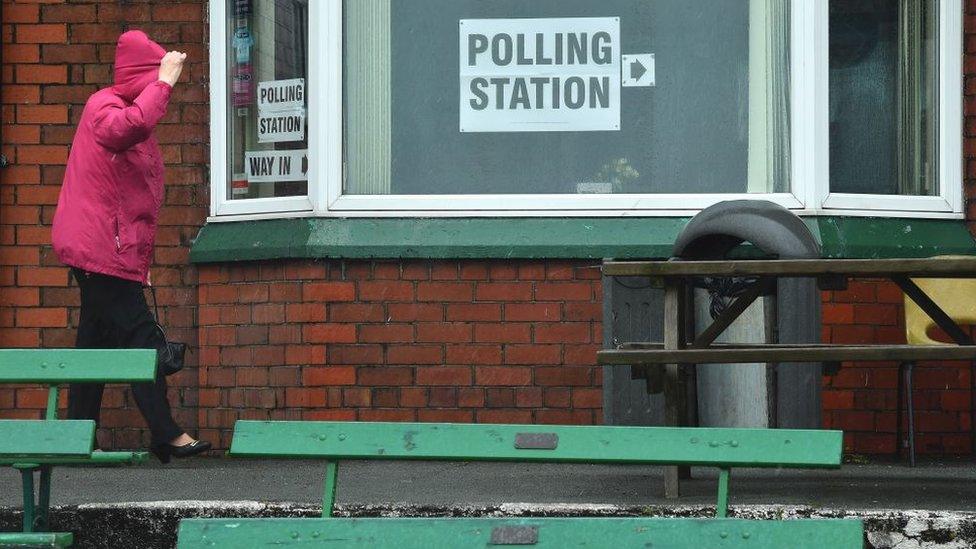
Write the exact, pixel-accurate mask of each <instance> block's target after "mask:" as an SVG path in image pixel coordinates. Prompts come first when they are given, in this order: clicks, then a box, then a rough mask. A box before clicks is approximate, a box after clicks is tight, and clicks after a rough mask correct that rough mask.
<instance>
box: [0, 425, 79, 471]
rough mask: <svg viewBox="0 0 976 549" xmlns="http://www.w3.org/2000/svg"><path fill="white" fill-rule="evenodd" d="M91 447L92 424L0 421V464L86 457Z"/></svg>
mask: <svg viewBox="0 0 976 549" xmlns="http://www.w3.org/2000/svg"><path fill="white" fill-rule="evenodd" d="M94 443H95V422H94V421H91V420H88V419H84V420H80V419H79V420H74V419H72V420H59V421H50V420H49V421H45V420H36V421H35V420H30V419H5V420H0V460H4V461H6V460H16V461H18V462H32V461H31V458H64V457H87V456H89V455H91V452H92V448H93V447H94Z"/></svg>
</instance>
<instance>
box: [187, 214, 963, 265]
mask: <svg viewBox="0 0 976 549" xmlns="http://www.w3.org/2000/svg"><path fill="white" fill-rule="evenodd" d="M687 222H688V218H677V217H625V218H474V219H470V218H469V219H454V218H436V219H410V218H407V219H404V218H380V219H377V218H368V219H364V218H354V219H347V218H300V219H276V220H267V221H246V222H236V223H210V224H208V225H206V226H204V227H203V228H202V229H201V230H200V234H199V235H198V236H197V238H196V241H195V242H194V244H193V247H192V249H191V251H190V260H191V261H192V262H193V263H221V262H232V261H257V260H270V259H285V258H306V259H309V258H312V259H370V258H376V259H400V258H410V259H418V258H424V259H475V258H477V259H509V258H510V259H541V258H554V259H600V258H608V257H613V258H619V259H636V258H664V257H669V256H670V255H671V247H672V244H673V243H674V240H675V238H676V237H677V235H678V234H679V233H680V232H681V230H682V229H683V228H684V226H685V224H686V223H687ZM805 222H806V223H807V225H808V226H809V227H810V229H811V230H812V231H813V233H814V235H815V236H817V238H818V239H819V240H820V241H821V242H822V244H823V252H824V257H830V258H883V257H929V256H933V255H941V254H976V244H974V240H973V238H972V237H971V236H970V234H969V231H968V230H967V228H966V224H965V223H964V222H962V221H958V220H934V219H895V218H864V217H811V218H806V219H805Z"/></svg>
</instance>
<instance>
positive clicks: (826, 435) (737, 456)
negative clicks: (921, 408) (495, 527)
mask: <svg viewBox="0 0 976 549" xmlns="http://www.w3.org/2000/svg"><path fill="white" fill-rule="evenodd" d="M517 439H519V440H520V442H521V444H519V445H520V446H522V448H516V445H517ZM842 439H843V435H842V433H841V431H821V430H816V431H815V430H786V429H710V428H698V429H694V428H667V427H602V426H601V427H594V426H585V427H580V426H550V425H484V424H482V425H477V424H437V423H350V422H326V421H238V422H237V424H236V425H235V428H234V439H233V442H232V444H231V450H230V454H231V455H234V456H251V457H257V456H261V457H294V458H299V457H321V458H332V459H416V460H460V461H544V462H585V463H645V464H673V465H684V464H687V465H702V466H733V467H779V466H783V467H834V468H836V467H840V462H841V450H842ZM553 442H555V448H554V449H543V448H545V447H547V446H551V445H552V443H553Z"/></svg>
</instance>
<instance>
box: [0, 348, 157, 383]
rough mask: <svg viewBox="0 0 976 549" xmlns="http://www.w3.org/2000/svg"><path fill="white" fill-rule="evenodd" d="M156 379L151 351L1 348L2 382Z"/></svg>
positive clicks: (115, 381)
mask: <svg viewBox="0 0 976 549" xmlns="http://www.w3.org/2000/svg"><path fill="white" fill-rule="evenodd" d="M154 379H156V351H155V350H152V349H0V382H2V383H123V382H124V383H131V382H146V381H153V380H154Z"/></svg>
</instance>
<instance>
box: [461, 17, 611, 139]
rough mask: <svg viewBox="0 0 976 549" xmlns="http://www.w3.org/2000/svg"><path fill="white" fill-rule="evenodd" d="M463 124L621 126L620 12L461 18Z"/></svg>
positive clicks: (485, 127) (516, 128) (485, 128)
mask: <svg viewBox="0 0 976 549" xmlns="http://www.w3.org/2000/svg"><path fill="white" fill-rule="evenodd" d="M459 27H460V48H461V56H460V58H461V117H460V119H461V131H462V132H530V131H599V130H604V131H613V130H619V129H620V85H621V83H620V20H619V19H618V18H615V17H605V18H563V19H465V20H462V21H461V22H460V25H459Z"/></svg>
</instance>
